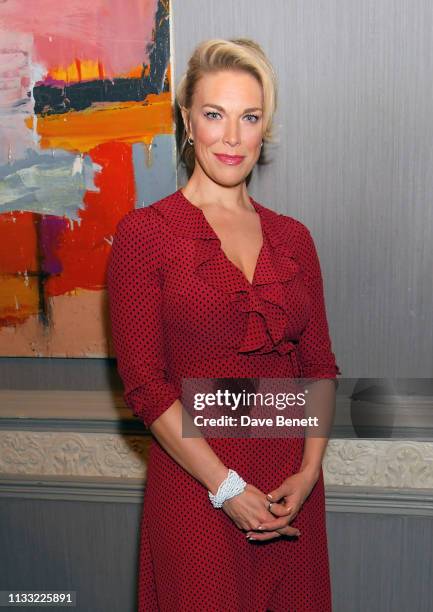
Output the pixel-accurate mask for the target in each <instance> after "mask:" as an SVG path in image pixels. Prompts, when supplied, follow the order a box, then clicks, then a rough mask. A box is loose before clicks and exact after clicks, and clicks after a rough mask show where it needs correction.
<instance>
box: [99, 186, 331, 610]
mask: <svg viewBox="0 0 433 612" xmlns="http://www.w3.org/2000/svg"><path fill="white" fill-rule="evenodd" d="M250 201H251V203H252V205H253V206H254V208H255V210H256V212H257V213H258V214H259V216H260V220H261V226H262V233H263V246H262V249H261V251H260V254H259V258H258V261H257V265H256V269H255V273H254V278H253V281H252V283H249V282H248V280H247V279H246V277H245V276H244V274H243V272H241V270H240V269H238V268H237V267H236V266H235V265H234V264H233V263H232V262H231V261H230V260H229V259H228V258H227V257H226V255H225V254H224V252H223V251H222V249H221V243H220V241H219V239H218V237H217V235H216V233H215V232H214V230H213V228H212V227H211V225H210V224H209V223H208V221H207V219H206V217H205V216H204V214H203V212H202V211H201V210H200V209H199V208H197V207H196V206H194V205H193V204H192V203H191V202H190V201H189V200H188V199H187V198H186V197H185V196H184V195H183V194H182V192H181V191H180V190H178V191H176V192H175V193H173V194H171V195H169V196H167V197H165V198H163V199H161V200H159V201H157V202H155V203H153V204H151V205H150V206H146V207H144V208H139V209H135V210H132V211H130V212H129V213H127V214H126V215H125V216H124V217H123V219H121V221H120V222H119V223H118V225H117V229H116V233H115V236H114V241H113V245H112V251H111V255H110V259H109V265H108V276H107V283H108V294H109V305H110V315H111V328H112V337H113V345H114V349H115V352H116V356H117V367H118V371H119V374H120V376H121V378H122V381H123V384H124V391H125V392H124V397H125V401H126V403H127V405H128V406H129V407H130V408H131V410H132V411H133V413H134V414H135V415H136V416H138V417H139V418H140V419H141V420H142V421H143V423H144V424H145V425H146V426H150V425H151V424H152V422H153V421H154V420H155V419H157V418H158V417H159V416H160V415H161V414H162V413H163V412H164V411H165V410H166V409H167V408H169V407H170V406H171V405H172V404H173V402H174V401H175V400H176V399H181V390H182V378H183V377H191V378H205V377H209V378H213V377H260V376H262V377H268V378H285V377H294V376H303V377H306V378H307V377H318V378H334V379H335V378H336V375H337V374H339V373H340V370H339V368H338V366H337V365H336V362H335V357H334V354H333V352H332V349H331V341H330V338H329V333H328V325H327V319H326V312H325V304H324V296H323V286H322V277H321V271H320V264H319V260H318V257H317V253H316V249H315V246H314V242H313V239H312V237H311V234H310V232H309V230H308V229H307V228H306V227H305V225H303V224H302V223H301V222H300V221H298V220H296V219H294V218H292V217H289V216H286V215H282V214H278V213H276V212H274V211H272V210H271V209H269V208H266V207H265V206H263V205H262V204H259V203H258V202H256V201H255V200H253V198H250ZM207 441H208V443H209V445H210V446H211V447H212V448H213V450H214V451H215V453H216V454H217V455H218V456H219V458H220V459H221V460H222V462H223V463H224V464H225V466H226V467H228V468H232V469H234V470H236V471H237V472H238V473H239V474H240V476H242V478H243V479H244V480H245V481H247V482H249V483H251V484H253V485H255V486H256V487H257V488H259V489H260V490H261V491H263V492H264V493H267V492H269V491H271V490H272V489H274V488H276V487H277V486H279V485H280V484H281V483H282V481H283V480H284V479H285V478H287V477H288V476H290V474H293V473H296V472H297V471H299V468H300V465H301V461H302V453H303V444H304V439H303V438H301V437H299V438H293V437H292V438H273V439H269V438H235V437H232V438H207ZM292 525H293V526H294V527H297V528H299V530H300V531H301V536H300V537H299V538H288V537H280V538H274V539H272V540H269V541H267V542H259V541H256V542H249V541H248V540H247V539H246V537H245V532H244V531H242V530H240V529H238V527H237V526H236V525H235V524H234V523H233V521H232V520H231V519H230V518H229V517H228V516H227V515H226V514H225V512H224V511H223V510H222V509H215V508H214V507H213V506H212V505H211V503H210V500H209V498H208V491H207V490H206V488H205V487H204V486H203V485H202V484H201V483H199V482H198V481H197V480H196V479H195V478H193V477H192V476H191V475H190V474H188V472H186V470H184V469H183V468H182V467H181V466H180V465H179V464H177V463H176V461H175V460H174V459H172V458H171V457H170V455H169V454H168V453H167V452H166V451H165V450H164V449H163V448H162V446H161V445H160V444H159V443H158V441H157V440H156V439H155V438H152V442H151V448H150V453H149V458H148V470H147V480H146V487H145V494H144V504H143V512H142V519H141V539H140V562H139V577H138V602H139V612H157V611H162V612H175V611H179V612H180V611H182V612H203V611H209V612H266V611H267V610H270V611H272V612H289V611H290V612H304V611H309V612H313V611H314V612H327V611H329V610H331V589H330V576H329V564H328V549H327V537H326V524H325V498H324V485H323V472H322V471H321V473H320V477H319V480H318V481H317V483H316V484H315V486H314V488H313V490H312V492H311V494H310V495H309V497H308V498H307V499H306V501H305V502H304V504H303V506H302V507H301V509H300V511H299V513H298V515H297V516H296V518H295V519H294V520H293V521H292Z"/></svg>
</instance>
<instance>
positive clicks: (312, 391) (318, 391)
mask: <svg viewBox="0 0 433 612" xmlns="http://www.w3.org/2000/svg"><path fill="white" fill-rule="evenodd" d="M308 391H309V394H308V401H307V405H306V409H305V416H313V417H314V416H317V417H318V419H319V421H320V425H319V431H320V433H321V434H324V435H323V437H319V435H317V433H315V431H314V429H313V428H312V427H310V428H309V429H307V432H306V438H305V444H304V454H303V458H302V464H301V468H300V469H301V470H306V471H309V472H311V473H312V474H313V475H314V476H317V477H318V476H319V474H320V468H321V465H322V461H323V457H324V455H325V452H326V447H327V445H328V441H329V437H325V434H326V436H329V433H330V432H331V428H332V423H333V420H334V415H335V384H334V382H333V381H332V380H328V379H324V380H320V381H316V382H314V383H313V384H312V385H311V386H309V389H308Z"/></svg>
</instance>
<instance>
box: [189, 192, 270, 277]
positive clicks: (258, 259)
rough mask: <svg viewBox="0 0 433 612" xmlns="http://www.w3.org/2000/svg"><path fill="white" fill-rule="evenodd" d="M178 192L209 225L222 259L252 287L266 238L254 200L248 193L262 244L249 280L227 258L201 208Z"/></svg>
mask: <svg viewBox="0 0 433 612" xmlns="http://www.w3.org/2000/svg"><path fill="white" fill-rule="evenodd" d="M178 192H179V193H180V195H181V196H182V198H183V199H184V200H185V202H186V203H187V204H189V206H192V207H193V208H195V210H197V211H198V212H199V213H200V215H201V217H202V218H203V220H204V222H205V223H206V225H207V226H208V227H209V229H210V230H211V232H212V234H213V235H214V237H215V239H216V240H218V244H219V249H220V251H221V254H222V255H223V257H224V259H225V260H226V261H227V262H228V263H229V265H231V266H232V267H233V268H234V270H236V271H237V272H238V274H240V276H241V277H242V278H243V280H244V281H245V283H246V284H247V285H248V286H249V287H250V288H252V287H253V286H254V281H255V279H256V276H257V270H258V267H259V264H260V261H261V258H262V254H263V250H264V247H265V240H266V234H265V232H264V228H263V222H262V217H261V214H260V211H259V210H258V208H257V207H256V205H255V202H254V200H253V198H252V197H251V196H250V195H248V198H249V200H250V202H251V205H252V206H253V207H254V210H255V211H256V213H257V215H258V217H259V223H260V230H261V233H262V246H261V247H260V251H259V254H258V256H257V260H256V264H255V266H254V272H253V276H252V279H251V281H249V280H248V278H247V277H246V276H245V274H244V272H243V271H242V270H241V269H240V268H239V267H238V266H237V265H236V264H235V263H233V261H232V260H231V259H229V258H228V257H227V255H226V253H225V251H224V250H223V248H222V246H221V240H220V238H219V236H218V234H217V233H216V231H215V230H214V228H213V227H212V225H211V224H210V223H209V221H208V220H207V218H206V215H205V214H204V212H203V210H202V209H201V208H199V207H198V206H195V204H193V203H192V202H191V200H189V199H188V198H187V197H186V195H185V194H184V193H183V191H182V189H181V188H180V189H178Z"/></svg>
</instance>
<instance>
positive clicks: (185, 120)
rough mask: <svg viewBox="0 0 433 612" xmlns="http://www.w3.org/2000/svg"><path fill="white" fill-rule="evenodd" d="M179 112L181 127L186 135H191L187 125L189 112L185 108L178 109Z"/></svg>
mask: <svg viewBox="0 0 433 612" xmlns="http://www.w3.org/2000/svg"><path fill="white" fill-rule="evenodd" d="M180 112H181V113H182V119H183V125H184V126H185V131H186V133H187V135H189V134H190V133H191V129H190V127H191V126H190V124H189V110H188V109H187V108H185V106H181V107H180Z"/></svg>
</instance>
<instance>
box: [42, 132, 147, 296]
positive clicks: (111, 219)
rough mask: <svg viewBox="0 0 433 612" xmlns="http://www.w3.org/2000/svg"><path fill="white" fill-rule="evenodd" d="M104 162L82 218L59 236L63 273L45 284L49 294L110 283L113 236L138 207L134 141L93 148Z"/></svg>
mask: <svg viewBox="0 0 433 612" xmlns="http://www.w3.org/2000/svg"><path fill="white" fill-rule="evenodd" d="M89 155H90V157H91V158H92V160H93V161H94V162H95V163H97V164H99V165H100V166H102V170H101V171H100V172H99V173H96V174H95V185H96V186H97V187H98V188H99V189H100V192H99V193H98V192H93V191H88V192H86V194H85V196H84V204H85V209H84V210H81V209H80V210H79V211H78V215H79V217H80V219H81V222H80V223H79V222H78V221H75V222H74V223H73V225H72V228H71V227H70V225H69V224H68V225H67V227H66V229H65V230H64V231H63V232H62V234H61V236H59V237H58V245H57V247H56V249H55V251H56V257H57V259H58V260H59V261H60V262H61V264H62V271H61V273H59V274H57V275H55V276H51V277H50V278H48V279H47V281H46V284H45V290H46V297H48V296H55V295H62V294H65V293H67V292H73V291H74V290H75V289H78V288H84V289H92V290H100V289H103V288H104V287H105V286H106V280H105V278H106V269H107V261H108V256H109V253H110V249H111V240H112V237H113V234H114V232H115V230H116V226H117V224H118V222H119V221H120V219H121V218H122V217H123V216H124V215H125V214H126V213H127V212H128V211H129V210H131V209H133V208H134V207H135V201H136V193H135V180H134V167H133V160H132V145H129V144H125V143H121V142H109V143H104V144H101V145H98V146H97V147H95V148H94V149H91V150H90V151H89Z"/></svg>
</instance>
